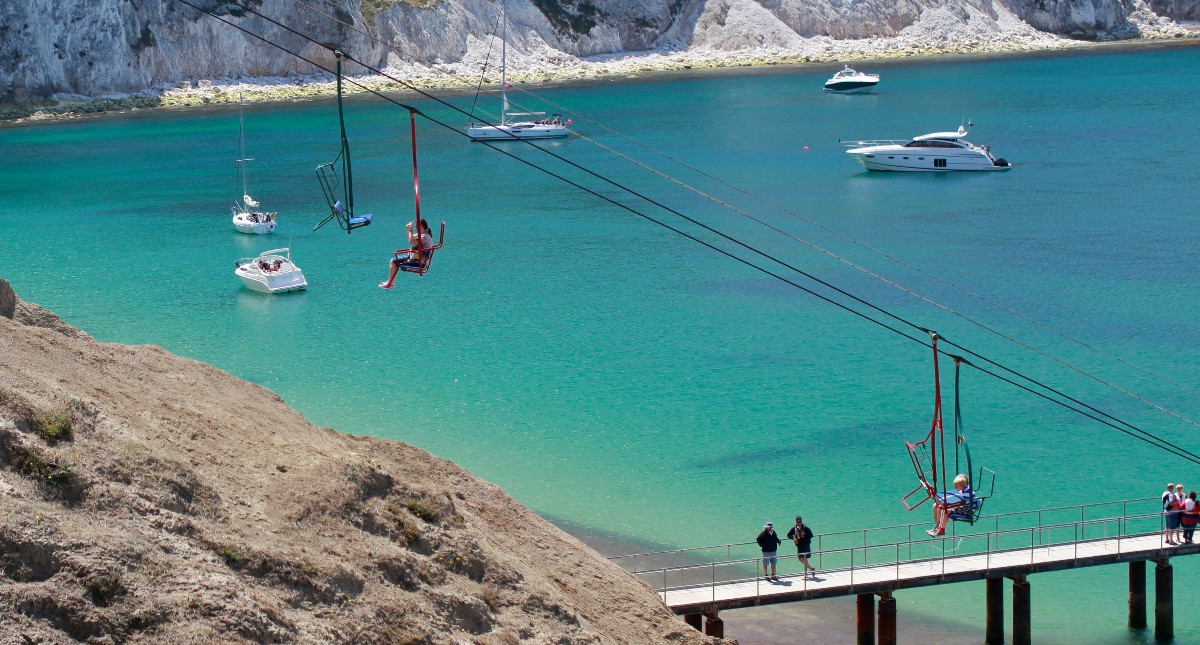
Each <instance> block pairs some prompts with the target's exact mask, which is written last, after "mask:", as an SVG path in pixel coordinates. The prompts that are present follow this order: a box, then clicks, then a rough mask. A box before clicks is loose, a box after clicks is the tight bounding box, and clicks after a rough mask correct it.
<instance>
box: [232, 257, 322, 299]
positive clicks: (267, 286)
mask: <svg viewBox="0 0 1200 645" xmlns="http://www.w3.org/2000/svg"><path fill="white" fill-rule="evenodd" d="M234 265H235V266H236V267H237V268H236V269H235V270H234V273H235V274H236V275H237V277H239V278H241V279H242V284H244V285H246V287H247V288H248V289H250V290H251V291H257V292H259V293H287V292H288V291H303V290H305V289H307V288H308V281H307V280H305V279H304V273H303V272H301V271H300V267H298V266H296V265H295V264H293V263H292V251H291V249H273V250H270V251H264V252H263V253H260V254H259V255H258V257H253V258H242V259H240V260H238V261H237V262H235V263H234Z"/></svg>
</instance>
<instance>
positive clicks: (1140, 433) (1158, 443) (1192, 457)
mask: <svg viewBox="0 0 1200 645" xmlns="http://www.w3.org/2000/svg"><path fill="white" fill-rule="evenodd" d="M178 1H179V2H181V3H182V4H185V5H187V6H189V7H191V8H193V9H195V10H197V11H199V12H201V13H204V14H206V15H208V16H210V17H212V18H214V19H216V20H218V21H220V22H223V23H225V24H227V25H229V26H231V27H233V28H235V29H237V30H239V31H242V32H243V33H246V34H247V35H250V36H251V37H254V38H256V39H258V40H261V41H263V42H264V43H266V44H268V45H271V46H274V47H276V48H278V49H279V50H281V51H283V52H285V53H288V54H290V55H292V56H295V57H296V58H298V59H300V60H303V61H305V62H307V63H309V64H310V65H312V66H314V67H316V68H319V69H323V70H325V71H327V72H328V71H329V70H328V69H327V68H325V67H324V66H323V65H320V64H318V63H317V62H315V61H313V60H311V59H309V58H306V57H304V56H302V55H300V54H299V53H297V52H294V51H292V50H290V49H287V48H286V47H283V46H282V45H280V44H278V43H275V42H273V41H271V40H269V39H267V38H265V37H263V36H261V35H259V34H256V33H254V32H251V31H249V30H248V29H245V28H243V27H241V26H239V25H236V24H234V23H232V22H230V21H228V20H225V19H224V18H222V17H220V16H217V15H216V14H214V13H212V12H210V11H207V10H204V9H201V8H200V7H198V6H196V5H195V4H193V3H192V2H190V0H178ZM231 3H232V4H237V5H239V6H241V7H243V8H244V9H246V10H247V11H249V12H250V13H254V14H255V15H258V16H260V17H262V18H264V19H265V20H267V21H268V22H271V23H272V24H276V25H278V26H280V27H282V28H284V29H286V30H287V31H290V32H292V33H295V34H296V35H298V36H300V37H302V38H304V39H305V40H308V41H309V42H312V43H314V44H317V45H320V46H322V47H325V48H326V49H331V48H330V47H328V46H327V45H323V44H321V43H319V42H318V41H316V40H315V39H313V38H311V37H308V36H306V35H304V34H301V33H299V32H297V31H295V30H293V29H291V28H289V27H287V26H286V25H282V24H280V23H278V22H277V21H275V20H273V19H271V18H269V17H267V16H263V15H262V14H260V13H258V12H257V11H255V10H254V9H252V8H250V7H247V6H245V5H241V4H240V3H238V2H237V1H236V0H232V2H231ZM346 58H347V59H349V60H353V61H354V62H356V63H358V64H359V65H361V66H363V67H364V68H365V69H368V70H370V71H373V72H375V73H376V74H378V75H380V76H383V77H385V78H388V79H390V80H393V81H395V82H397V83H399V84H400V85H403V86H404V87H407V88H409V89H411V90H413V91H415V92H417V93H418V94H421V95H422V96H425V97H427V98H430V99H431V100H433V101H435V102H437V103H439V104H442V105H445V106H447V107H450V108H451V109H453V110H455V111H457V112H460V113H464V111H463V110H462V109H460V108H457V107H455V106H453V105H450V104H449V103H447V102H445V101H443V100H442V99H439V98H437V97H435V96H432V95H430V94H429V93H427V92H425V91H423V90H421V89H419V88H417V87H415V86H412V85H411V84H409V83H406V82H405V81H401V80H399V79H396V78H394V77H392V76H390V75H388V74H386V73H383V72H382V71H380V70H377V69H375V68H373V67H371V66H370V65H366V64H364V63H362V62H361V61H359V60H357V59H355V58H353V57H351V56H349V55H347V56H346ZM346 81H347V82H349V83H351V84H353V85H355V86H357V87H359V88H360V89H362V90H364V91H366V92H368V93H371V94H374V95H376V96H378V97H379V98H381V99H383V100H385V101H387V102H390V103H393V104H396V105H403V104H401V103H399V102H398V101H396V100H395V99H392V98H390V97H388V96H386V95H384V94H382V93H380V92H378V91H376V90H374V89H372V88H370V87H367V86H366V85H363V84H361V83H358V82H357V81H354V80H353V79H346ZM421 116H423V117H424V118H425V119H427V120H429V121H430V122H432V123H435V124H437V125H440V126H442V127H443V128H446V129H447V130H450V131H452V132H455V133H457V134H459V135H460V136H464V137H465V136H467V135H466V134H465V133H464V132H461V131H460V129H459V128H456V127H454V126H452V125H449V124H447V123H444V122H442V121H439V120H437V119H434V118H432V117H430V116H428V115H426V114H424V113H421ZM521 141H522V142H523V143H526V144H528V145H531V146H533V147H534V148H537V149H538V150H541V151H543V152H546V153H547V154H549V155H550V156H552V157H555V158H556V159H559V160H560V161H563V162H564V163H566V164H568V165H570V166H572V167H575V168H577V169H579V170H582V171H584V172H586V173H588V174H591V175H593V176H595V177H597V178H599V179H601V180H603V181H605V182H606V183H609V184H611V185H613V186H616V187H618V188H621V189H622V190H625V191H626V192H629V193H630V194H633V195H635V196H638V197H641V198H642V199H644V200H645V201H647V202H649V203H651V204H654V205H656V206H659V207H660V208H663V209H664V210H667V211H668V212H671V213H673V214H676V215H677V216H679V217H681V218H683V219H685V220H687V221H689V222H692V223H694V224H696V225H697V226H700V227H701V228H705V229H706V230H709V231H710V232H713V233H714V234H716V235H719V236H720V237H722V238H725V239H727V240H729V241H731V242H733V243H735V244H737V245H739V246H742V247H744V248H746V249H748V250H750V251H752V252H754V253H756V254H758V255H760V256H763V257H765V258H767V259H771V260H772V261H774V262H776V263H777V264H780V265H782V266H784V267H787V268H790V269H792V270H793V271H795V272H797V273H800V274H801V275H803V276H805V277H807V278H809V279H810V280H813V281H815V282H817V283H819V284H822V285H824V286H826V287H827V288H830V289H833V290H834V291H837V292H838V293H841V294H843V295H845V296H846V297H848V298H851V299H852V300H855V301H856V302H859V303H861V304H863V305H864V306H867V307H869V308H871V309H874V310H876V311H878V312H879V313H882V314H884V315H885V316H887V317H890V318H893V319H895V320H896V321H899V322H901V323H903V324H905V325H908V326H910V327H913V328H915V329H918V330H920V331H922V332H928V331H929V330H927V329H925V328H923V327H920V326H918V325H916V324H914V323H912V322H910V321H908V320H905V319H904V318H902V317H900V316H898V315H896V314H893V313H891V312H889V311H887V310H884V309H882V308H881V307H878V306H877V305H874V304H872V303H869V302H867V301H865V300H863V299H861V298H859V297H857V296H854V295H853V294H850V293H848V292H846V291H844V290H842V289H840V288H838V287H835V286H833V285H831V284H829V283H827V282H825V281H823V280H821V279H819V278H816V277H815V276H812V275H811V274H808V273H806V272H804V271H801V270H800V269H797V268H795V267H791V266H790V265H788V264H787V263H784V262H782V261H780V260H778V259H775V258H773V257H772V256H770V255H769V254H767V253H765V252H762V251H760V250H758V249H755V248H754V247H751V246H750V245H747V244H745V243H744V242H741V241H739V240H736V239H734V238H732V237H730V236H728V235H726V234H724V233H721V232H720V231H717V230H715V229H713V228H711V227H708V226H706V225H704V224H701V223H699V222H696V221H695V220H694V219H692V218H690V217H688V216H686V215H683V214H682V213H679V212H678V211H675V210H673V209H671V208H669V207H667V206H665V205H662V204H660V203H658V202H656V201H655V200H653V199H650V198H648V197H645V196H642V195H640V194H639V193H637V192H636V191H634V190H632V189H629V188H627V187H624V186H622V185H621V184H619V183H617V182H615V181H613V180H611V179H608V178H607V177H603V176H602V175H599V174H597V173H595V172H593V171H590V170H588V169H586V168H584V167H582V166H580V165H579V164H576V163H574V162H572V161H570V160H567V159H565V158H563V157H562V156H560V155H558V154H556V153H554V152H552V151H549V150H546V149H545V148H542V147H540V146H537V145H535V144H533V142H531V141H527V140H523V139H522V140H521ZM479 143H481V144H482V145H485V146H487V147H489V148H491V149H492V150H495V151H497V152H499V153H501V154H503V155H505V156H507V157H509V158H511V159H514V160H516V161H518V162H520V163H523V164H525V165H527V166H529V167H530V168H533V169H535V170H538V171H540V172H542V173H544V174H547V175H549V176H551V177H554V178H555V179H558V180H560V181H562V182H564V183H566V184H568V185H571V186H574V187H576V188H578V189H580V190H582V191H584V192H586V193H588V194H590V195H593V196H595V197H597V198H599V199H601V200H603V201H605V202H608V203H610V204H612V205H614V206H617V207H618V208H621V209H623V210H626V211H628V212H630V213H632V214H634V215H636V216H638V217H641V218H643V219H646V220H647V221H650V222H652V223H654V224H657V225H659V226H661V227H663V228H666V229H668V230H670V231H672V232H674V233H676V234H678V235H680V236H682V237H685V238H687V239H689V240H691V241H694V242H696V243H697V244H700V245H702V246H705V247H707V248H709V249H710V250H713V251H715V252H717V253H719V254H721V255H724V256H726V257H728V258H730V259H733V260H735V261H737V262H740V263H742V264H744V265H746V266H748V267H750V268H752V269H754V270H756V271H759V272H761V273H763V274H765V275H768V276H771V277H773V278H775V279H777V280H780V281H781V282H784V283H785V284H788V285H790V286H792V287H795V288H797V289H800V290H801V291H804V292H806V293H808V294H810V295H812V296H815V297H817V298H818V299H820V300H823V301H825V302H828V303H830V304H832V305H834V306H836V307H838V308H840V309H843V310H844V311H847V312H849V313H852V314H854V315H856V316H859V317H860V318H863V319H864V320H867V321H869V322H872V323H874V324H876V325H878V326H880V327H883V328H885V329H888V330H889V331H892V332H894V333H896V334H898V335H900V336H903V337H905V338H907V339H909V340H911V341H914V342H916V343H919V344H921V345H925V346H926V347H928V346H929V344H928V343H926V342H925V341H924V340H922V339H919V338H915V337H913V336H910V335H909V334H907V333H905V332H904V331H902V330H900V329H897V328H896V327H894V326H892V325H889V324H887V323H885V322H883V321H881V320H877V319H875V318H872V317H871V316H869V315H867V314H866V313H863V312H861V311H858V310H856V309H854V308H852V307H850V306H849V305H846V304H844V303H841V302H838V301H836V300H833V299H832V298H830V297H828V296H825V295H822V294H819V293H817V292H815V291H813V290H812V289H809V288H807V287H805V286H803V285H800V284H798V283H796V282H795V281H793V280H790V279H788V278H786V277H784V276H782V275H779V274H778V273H775V272H773V271H772V270H770V269H768V268H765V267H763V266H760V265H758V264H755V263H753V262H751V261H750V260H746V259H744V258H742V257H740V256H737V255H735V254H733V253H732V252H730V251H727V250H725V249H722V248H720V247H717V246H715V245H713V244H711V243H709V242H706V241H704V240H701V239H699V238H697V237H695V236H694V235H691V234H689V233H687V232H685V231H683V230H681V229H679V228H677V227H675V226H672V225H670V224H668V223H666V222H663V221H661V220H658V219H656V218H654V217H652V216H650V215H647V214H646V213H643V212H641V211H639V210H637V209H635V208H633V207H632V206H629V205H626V204H623V203H621V202H619V201H617V200H616V199H614V198H612V197H609V196H606V195H603V194H601V193H599V192H597V191H596V190H594V189H591V188H588V187H586V186H583V185H582V184H579V183H578V182H575V181H572V180H570V179H568V178H566V177H564V176H562V175H560V174H558V173H556V172H554V171H551V170H549V169H547V168H544V167H542V166H539V165H537V164H535V163H533V162H531V161H529V160H527V159H523V158H521V157H518V156H516V155H515V154H513V153H512V152H509V151H507V150H504V149H501V148H498V147H496V146H495V145H494V144H492V143H489V142H486V141H480V142H479ZM947 343H949V344H951V345H953V346H955V347H958V348H959V349H962V350H963V351H965V352H967V353H970V354H971V355H973V356H976V357H978V358H980V359H981V360H985V361H987V362H988V363H990V364H992V365H995V366H996V367H998V368H1001V369H1003V370H1004V371H1007V372H1008V373H1010V374H1013V375H1014V376H1016V377H1019V378H1021V379H1024V380H1026V381H1028V382H1030V383H1034V384H1035V385H1037V386H1038V387H1042V388H1044V389H1046V390H1048V391H1050V392H1053V393H1055V394H1056V395H1058V396H1063V397H1064V398H1067V399H1068V400H1070V401H1073V402H1075V403H1078V404H1079V405H1082V406H1084V407H1085V408H1087V409H1089V410H1093V411H1095V412H1096V413H1097V414H1101V415H1103V416H1105V417H1108V418H1109V419H1113V420H1114V421H1116V422H1117V423H1119V424H1122V425H1124V426H1127V427H1129V428H1132V431H1131V430H1126V429H1125V428H1122V427H1120V426H1118V425H1116V424H1114V423H1112V422H1110V421H1106V420H1104V419H1102V418H1100V417H1097V416H1094V415H1093V414H1090V413H1088V412H1085V411H1084V410H1081V409H1079V408H1076V407H1074V406H1072V405H1069V404H1067V403H1064V402H1063V401H1060V400H1058V399H1055V398H1052V397H1051V396H1049V395H1047V394H1045V393H1043V392H1039V391H1036V390H1034V389H1032V388H1030V387H1028V386H1026V385H1024V384H1021V383H1018V382H1016V381H1013V380H1012V379H1010V378H1007V377H1005V376H1003V375H1001V374H998V373H996V372H994V371H991V370H988V369H986V368H983V367H980V366H978V365H974V364H973V363H970V362H967V364H969V365H971V366H972V367H975V369H978V370H980V371H981V372H983V373H985V374H988V375H989V376H992V377H993V378H996V379H998V380H1001V381H1003V382H1005V383H1008V384H1010V385H1013V386H1014V387H1017V388H1018V389H1021V390H1024V391H1026V392H1029V393H1031V394H1035V395H1037V396H1039V397H1041V398H1043V399H1045V400H1047V401H1049V402H1051V403H1055V404H1057V405H1060V406H1062V407H1064V408H1067V409H1069V410H1073V411H1075V412H1076V413H1078V414H1080V415H1082V416H1085V417H1088V418H1090V419H1093V420H1095V421H1098V422H1100V423H1102V424H1104V425H1107V426H1109V427H1112V428H1113V429H1116V430H1118V431H1120V432H1122V433H1124V434H1127V435H1129V436H1131V437H1134V438H1136V439H1139V440H1140V441H1143V442H1145V443H1148V444H1150V445H1152V446H1155V447H1158V448H1160V449H1163V450H1165V451H1167V452H1171V453H1172V454H1175V455H1176V456H1179V457H1181V458H1183V459H1185V460H1188V461H1192V462H1194V463H1197V464H1200V455H1196V454H1195V453H1191V452H1189V451H1186V450H1184V449H1182V448H1179V447H1178V446H1176V445H1175V444H1173V443H1172V442H1170V441H1168V440H1166V439H1163V438H1161V437H1158V436H1157V435H1154V434H1153V433H1150V432H1148V431H1146V430H1142V429H1140V428H1138V427H1137V426H1134V425H1132V424H1130V423H1128V422H1126V421H1122V420H1120V419H1118V418H1117V417H1115V416H1113V415H1109V414H1107V413H1104V412H1102V411H1099V410H1097V409H1096V408H1093V407H1091V406H1089V405H1087V404H1084V403H1082V402H1079V401H1078V400H1076V399H1074V398H1071V397H1069V396H1067V395H1065V394H1063V393H1061V392H1059V391H1058V390H1055V389H1053V388H1050V387H1049V386H1047V385H1045V384H1043V383H1041V382H1039V381H1037V380H1036V379H1033V378H1031V377H1028V376H1025V375H1024V374H1021V373H1020V372H1017V371H1015V370H1013V369H1011V368H1008V367H1005V366H1003V365H1001V364H1000V363H997V362H996V361H993V360H991V359H987V358H985V357H983V356H982V355H979V354H977V353H975V352H971V351H970V350H967V349H966V348H965V347H963V346H961V345H957V344H955V343H951V342H950V341H947Z"/></svg>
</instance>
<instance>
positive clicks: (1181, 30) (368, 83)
mask: <svg viewBox="0 0 1200 645" xmlns="http://www.w3.org/2000/svg"><path fill="white" fill-rule="evenodd" d="M1161 22H1162V24H1160V25H1158V28H1157V30H1147V29H1145V27H1144V26H1143V28H1142V30H1141V32H1140V34H1139V35H1138V36H1136V37H1133V38H1125V39H1109V40H1099V41H1083V40H1073V39H1069V38H1064V37H1061V36H1055V35H1052V34H1047V33H1044V32H1039V31H1036V30H1034V29H1032V28H1028V29H1017V30H1014V31H1012V32H1008V33H977V34H963V33H953V30H950V31H948V32H943V34H942V38H943V42H938V39H937V38H935V37H934V34H935V33H937V32H938V26H937V25H936V23H935V24H932V25H930V24H928V23H923V24H922V28H921V29H919V30H917V29H909V30H905V33H902V34H901V35H900V36H897V37H894V38H869V39H864V40H850V41H846V40H835V39H832V38H828V37H818V38H812V39H809V41H807V43H806V46H805V47H803V48H798V49H796V48H792V49H781V48H764V49H759V50H752V51H747V50H739V51H728V52H725V51H712V50H706V51H692V50H688V51H666V50H658V51H651V52H635V53H624V54H613V55H607V56H597V57H591V58H588V59H580V58H573V57H561V58H559V57H548V56H545V55H541V56H538V55H529V56H526V57H524V59H523V60H515V61H512V62H511V63H510V66H509V72H508V79H509V81H510V82H512V83H519V84H526V85H548V84H565V83H576V82H593V81H597V80H602V79H606V78H621V77H628V76H633V75H640V74H650V73H663V72H680V71H684V70H694V69H721V68H739V67H765V66H782V65H807V64H813V65H820V64H829V63H835V62H843V61H845V62H851V61H890V60H898V59H932V58H935V57H941V56H951V55H955V56H960V55H1021V54H1032V53H1044V52H1060V51H1068V50H1070V51H1098V50H1101V49H1106V48H1112V47H1119V48H1137V49H1141V48H1145V47H1156V46H1164V45H1176V44H1183V45H1186V46H1196V45H1200V25H1191V24H1186V25H1181V24H1177V23H1175V22H1172V21H1167V20H1163V21H1161ZM909 32H911V33H909ZM946 33H953V38H949V37H947V36H946ZM386 72H387V74H388V76H390V77H392V78H400V79H404V81H405V82H406V83H410V84H411V85H413V86H415V87H417V88H420V89H421V90H423V91H431V90H434V91H444V90H450V91H453V90H460V91H465V90H468V89H470V88H474V87H475V86H476V85H477V84H478V83H479V72H478V70H477V69H472V68H471V67H470V66H469V65H467V64H464V63H457V64H446V65H437V66H434V65H416V64H410V65H407V66H403V67H393V68H390V69H388V70H386ZM355 82H356V83H359V84H361V85H363V86H364V87H367V88H370V89H371V90H373V91H378V92H387V93H403V92H410V91H411V90H409V89H407V88H406V87H404V86H403V85H401V84H400V83H398V82H396V81H394V80H391V79H389V78H385V77H383V76H374V75H372V76H365V77H356V79H355ZM485 82H498V79H485ZM345 91H346V92H347V93H349V94H353V93H360V92H363V91H364V90H362V89H361V88H359V87H355V86H354V85H351V86H349V87H348V88H346V90H345ZM334 92H335V83H334V82H333V80H332V79H331V77H330V76H329V75H325V74H322V75H314V76H293V77H286V78H284V77H266V78H253V79H214V80H199V81H196V82H194V83H193V82H191V81H184V82H183V83H180V84H179V85H176V86H170V87H159V88H154V89H148V90H145V91H143V92H139V93H135V94H129V95H122V96H106V97H97V98H88V97H67V98H60V99H59V100H57V101H56V102H54V104H47V105H29V106H14V105H8V106H0V122H2V121H7V122H11V123H27V122H36V121H45V120H58V119H69V118H75V117H79V116H83V115H86V114H95V113H103V112H123V111H133V110H141V109H150V108H192V107H200V106H205V105H219V104H224V103H236V102H239V101H245V102H247V103H258V102H295V101H305V100H313V99H319V98H322V97H327V96H331V95H332V94H333V93H334Z"/></svg>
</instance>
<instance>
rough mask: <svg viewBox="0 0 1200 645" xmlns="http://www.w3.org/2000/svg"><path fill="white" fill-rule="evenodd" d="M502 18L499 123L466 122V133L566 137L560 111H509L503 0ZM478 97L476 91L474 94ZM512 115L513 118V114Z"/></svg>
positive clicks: (492, 137) (484, 137)
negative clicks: (549, 112)
mask: <svg viewBox="0 0 1200 645" xmlns="http://www.w3.org/2000/svg"><path fill="white" fill-rule="evenodd" d="M500 14H501V20H502V22H503V23H504V27H503V29H502V31H501V34H502V35H501V38H500V104H501V108H500V123H498V124H496V125H491V124H488V123H475V122H474V120H472V122H471V123H470V124H469V125H468V126H467V136H468V137H471V139H472V140H474V141H497V140H504V139H510V140H511V139H550V138H554V137H565V136H567V134H569V133H568V132H567V128H566V127H565V126H564V125H563V120H562V115H561V114H554V115H551V116H550V118H544V117H545V115H546V113H545V112H509V111H508V89H509V88H511V87H512V86H511V85H509V84H508V79H507V74H506V71H507V70H506V65H507V63H508V11H507V8H506V7H505V3H504V2H503V1H502V2H501V3H500ZM476 98H478V95H476ZM514 117H515V118H514Z"/></svg>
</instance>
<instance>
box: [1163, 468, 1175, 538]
mask: <svg viewBox="0 0 1200 645" xmlns="http://www.w3.org/2000/svg"><path fill="white" fill-rule="evenodd" d="M1174 496H1175V483H1174V482H1167V490H1166V491H1165V492H1163V494H1162V510H1163V538H1164V541H1165V542H1166V543H1167V544H1175V538H1174V537H1172V533H1174V532H1175V528H1174V527H1172V526H1171V517H1172V515H1171V499H1172V498H1173V497H1174Z"/></svg>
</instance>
